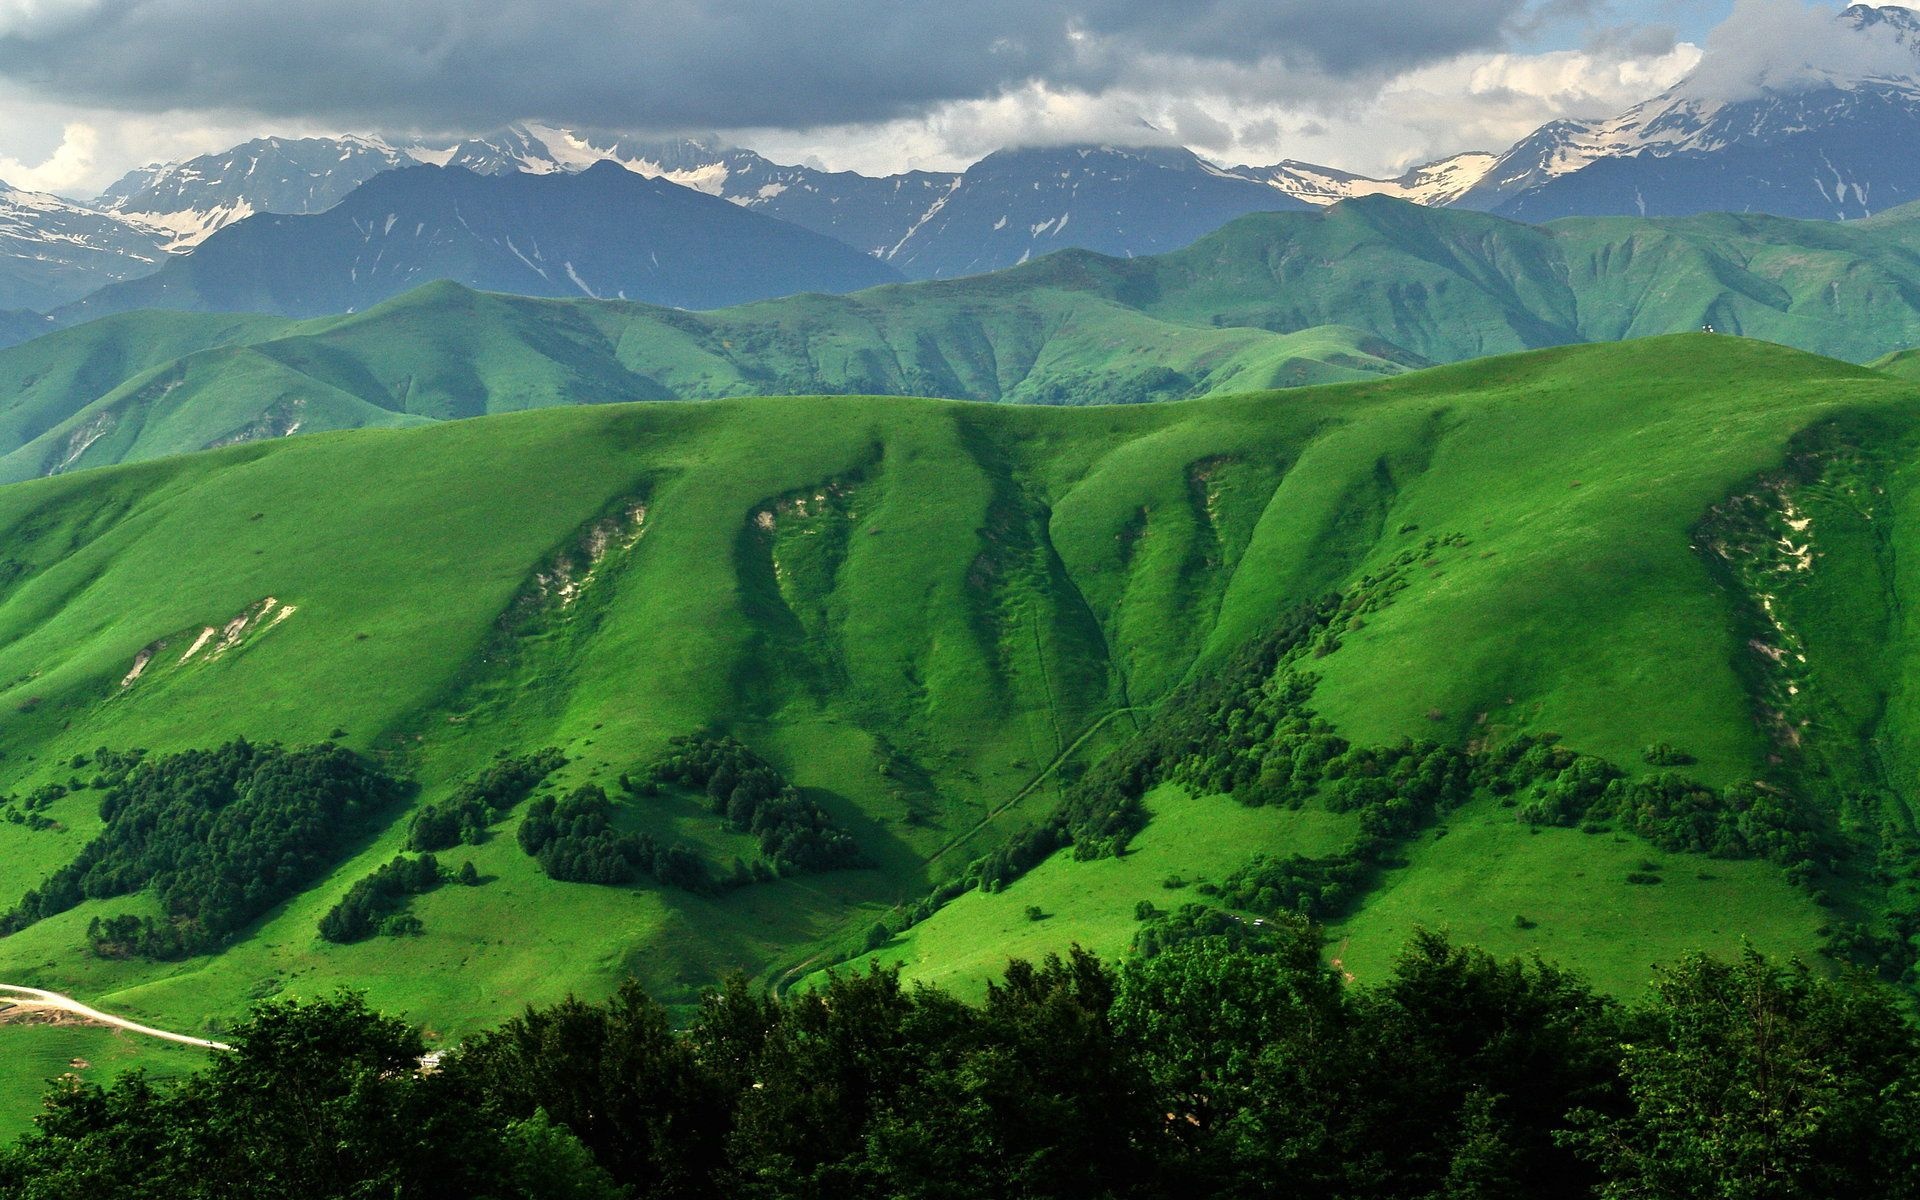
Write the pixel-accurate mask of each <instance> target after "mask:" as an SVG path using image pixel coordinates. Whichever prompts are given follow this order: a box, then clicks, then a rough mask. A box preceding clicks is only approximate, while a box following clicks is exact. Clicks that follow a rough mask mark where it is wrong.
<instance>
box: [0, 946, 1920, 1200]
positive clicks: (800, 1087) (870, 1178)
mask: <svg viewBox="0 0 1920 1200" xmlns="http://www.w3.org/2000/svg"><path fill="white" fill-rule="evenodd" d="M1236 925H1238V926H1239V930H1238V931H1236V928H1235V926H1236ZM1154 927H1164V929H1165V930H1166V931H1167V932H1168V933H1169V934H1170V935H1173V936H1171V937H1170V940H1169V941H1167V943H1166V944H1164V945H1161V946H1159V947H1158V948H1157V950H1156V951H1155V952H1154V953H1153V954H1151V955H1149V956H1146V957H1139V958H1135V959H1133V960H1131V961H1129V962H1128V963H1127V964H1125V966H1124V967H1123V968H1122V969H1121V970H1120V971H1119V972H1118V973H1116V972H1114V971H1113V970H1112V969H1110V968H1109V967H1107V966H1105V965H1103V964H1101V963H1100V962H1099V961H1097V960H1096V959H1094V958H1093V957H1092V956H1091V955H1088V954H1086V953H1085V952H1083V951H1079V950H1075V951H1074V952H1073V953H1072V954H1070V955H1068V956H1067V957H1065V958H1058V957H1054V958H1049V959H1047V960H1046V961H1045V962H1043V963H1040V964H1031V963H1024V962H1015V963H1012V964H1010V965H1009V967H1008V970H1007V974H1006V977H1005V978H1004V980H1002V981H1000V982H998V983H995V984H993V985H991V986H990V987H989V988H988V990H987V994H986V997H985V998H984V1000H983V1001H981V1002H980V1003H978V1004H971V1005H970V1004H965V1003H962V1002H960V1001H958V1000H956V999H954V998H952V997H950V996H948V995H946V994H944V993H942V992H939V991H936V990H933V989H928V988H919V989H909V988H905V987H902V986H901V983H900V980H899V978H898V976H897V975H896V974H895V973H893V972H886V971H875V972H872V973H869V974H864V975H854V976H850V977H839V978H833V979H831V980H829V982H828V983H827V984H826V985H825V987H824V988H822V989H821V990H819V991H816V992H806V993H798V994H794V995H790V996H786V997H784V998H783V997H775V996H771V995H767V994H765V993H761V992H758V991H756V990H755V989H753V988H751V987H750V986H749V985H748V984H747V983H746V982H745V981H744V980H743V979H741V978H738V977H736V978H734V979H732V980H730V981H729V982H728V983H727V984H726V985H725V986H724V987H723V988H721V989H720V990H718V991H714V992H711V993H709V994H708V995H707V996H706V997H705V998H704V999H703V1000H702V1001H701V1003H700V1005H699V1007H698V1009H697V1011H695V1012H694V1013H693V1014H692V1016H691V1018H690V1020H689V1021H688V1022H687V1023H686V1025H685V1027H684V1028H683V1029H679V1030H676V1028H675V1026H674V1022H673V1021H672V1020H671V1019H670V1018H669V1015H668V1013H667V1011H666V1009H664V1008H663V1007H662V1006H661V1005H659V1004H657V1003H656V1002H654V1001H653V1000H651V999H650V998H649V997H648V996H647V995H646V994H645V993H643V992H642V991H641V990H640V988H639V987H638V986H637V985H635V984H633V983H628V984H626V985H625V986H623V987H622V988H621V989H620V990H619V991H618V992H617V993H616V994H615V995H614V996H613V997H612V998H611V999H610V1000H608V1001H607V1002H605V1003H600V1004H589V1003H584V1002H582V1001H578V1000H572V999H569V1000H566V1001H564V1002H562V1003H560V1004H557V1005H554V1006H552V1007H549V1008H542V1009H529V1010H528V1011H527V1012H526V1013H525V1014H524V1015H523V1016H521V1017H519V1018H516V1019H515V1020H512V1021H509V1022H508V1023H507V1024H505V1025H504V1026H502V1027H501V1028H499V1029H498V1030H495V1031H493V1032H490V1033H485V1034H481V1035H480V1036H478V1037H475V1038H473V1039H471V1040H470V1041H469V1042H467V1043H466V1044H465V1045H464V1046H462V1047H459V1048H457V1049H455V1050H454V1051H452V1052H450V1053H449V1054H448V1055H447V1056H446V1057H445V1059H444V1060H443V1061H441V1062H440V1063H439V1064H438V1065H437V1067H435V1068H433V1069H428V1070H423V1069H421V1068H420V1066H419V1065H418V1062H419V1059H420V1056H421V1053H422V1051H423V1050H424V1048H425V1047H424V1045H423V1043H422V1041H421V1038H420V1035H419V1034H418V1032H417V1031H415V1030H413V1029H411V1028H409V1027H407V1026H405V1025H403V1024H401V1023H399V1022H397V1021H393V1020H390V1019H388V1018H385V1017H381V1016H379V1015H378V1014H375V1013H372V1012H370V1011H368V1010H367V1009H366V1007H365V1006H364V1004H363V1003H362V1002H360V1001H359V1000H358V999H356V998H353V997H344V998H340V999H335V1000H327V1001H320V1002H317V1003H307V1004H297V1003H281V1002H269V1003H266V1004H263V1005H261V1006H260V1007H259V1008H257V1009H256V1010H255V1013H254V1016H253V1017H252V1019H251V1020H249V1021H248V1022H247V1023H246V1024H244V1025H243V1026H242V1027H241V1028H240V1029H238V1030H237V1031H235V1033H234V1034H233V1035H231V1036H232V1040H233V1041H234V1043H235V1045H236V1047H237V1050H236V1052H234V1053H232V1054H227V1055H220V1056H218V1057H216V1058H215V1060H214V1061H213V1063H212V1065H211V1067H210V1068H209V1069H207V1070H205V1071H203V1072H202V1073H200V1074H199V1075H197V1076H193V1077H190V1078H188V1079H186V1080H184V1081H181V1082H179V1083H176V1084H172V1085H168V1086H161V1085H156V1084H154V1083H152V1082H151V1081H150V1080H148V1079H147V1078H146V1077H145V1076H143V1075H140V1074H137V1073H136V1074H133V1075H130V1076H128V1077H126V1078H124V1079H122V1080H121V1081H120V1082H119V1083H117V1084H115V1085H114V1086H113V1087H111V1088H105V1089H102V1088H99V1087H94V1086H92V1085H88V1084H85V1083H81V1082H78V1081H76V1080H74V1079H72V1078H71V1077H68V1078H67V1079H65V1080H63V1081H60V1082H58V1083H56V1084H55V1085H54V1087H53V1090H52V1091H51V1092H50V1093H49V1096H48V1100H47V1108H46V1112H45V1114H44V1115H43V1116H42V1117H41V1119H40V1121H39V1125H38V1128H37V1130H36V1131H35V1132H34V1133H32V1134H30V1135H28V1136H27V1137H26V1138H24V1139H23V1140H22V1141H21V1142H19V1143H18V1144H17V1145H15V1146H13V1147H11V1148H9V1149H5V1150H0V1195H6V1196H8V1197H9V1198H10V1200H11V1198H13V1197H18V1198H19V1200H52V1198H54V1197H60V1198H62V1200H65V1198H66V1197H72V1196H86V1197H90V1198H92V1197H97V1198H99V1200H134V1198H140V1200H146V1198H148V1197H163V1196H164V1197H167V1198H168V1200H216V1198H218V1200H225V1198H226V1197H233V1196H289V1197H309V1196H310V1197H346V1196H406V1197H422V1198H429V1200H438V1198H440V1197H448V1198H451V1197H461V1198H463V1200H464V1198H467V1197H478V1196H490V1197H499V1198H507V1197H517V1198H523V1200H568V1198H576V1200H611V1198H612V1197H616V1196H635V1197H640V1196H644V1197H650V1198H657V1200H721V1198H723V1197H753V1198H757V1200H894V1198H897V1197H915V1198H918V1197H939V1198H944V1197H954V1198H959V1197H969V1198H970V1197H1031V1198H1036V1200H1037V1198H1040V1197H1062V1198H1067V1197H1086V1198H1089V1200H1093V1198H1111V1200H1172V1198H1174V1197H1189V1196H1192V1197H1233V1198H1241V1197H1249V1198H1250V1197H1255V1196H1324V1197H1328V1198H1329V1200H1469V1198H1471V1200H1522V1198H1525V1200H1584V1198H1593V1200H1613V1198H1615V1197H1618V1198H1620V1200H1625V1198H1627V1197H1649V1198H1656V1200H1693V1198H1695V1197H1703V1196H1715V1197H1737V1198H1740V1200H1772V1198H1775V1197H1779V1198H1800V1197H1805V1198H1809V1200H1811V1198H1814V1197H1820V1198H1825V1197H1838V1196H1847V1197H1852V1196H1862V1197H1867V1196H1872V1197H1883V1196H1884V1197H1893V1196H1909V1195H1914V1194H1916V1191H1915V1189H1916V1187H1920V1133H1916V1130H1920V1036H1916V1033H1915V1031H1914V1029H1913V1027H1912V1025H1911V1024H1909V1022H1908V1021H1907V1020H1906V1018H1905V1017H1904V1016H1903V1015H1902V1014H1901V1012H1900V1011H1899V1009H1898V1008H1897V1007H1896V1006H1895V1004H1894V1003H1893V1002H1892V1001H1891V1000H1890V999H1889V998H1888V997H1887V996H1886V995H1885V994H1883V993H1880V992H1877V991H1872V990H1868V989H1865V988H1863V987H1861V986H1860V985H1858V984H1855V983H1846V982H1842V983H1835V982H1831V981H1828V980H1824V979H1821V978H1819V977H1816V976H1814V975H1812V974H1810V973H1808V972H1806V971H1805V970H1802V969H1799V968H1781V967H1779V966H1776V965H1773V964H1770V963H1767V962H1764V961H1762V960H1761V959H1759V958H1758V957H1757V956H1753V955H1751V954H1750V955H1748V956H1747V957H1746V958H1745V959H1743V960H1741V961H1739V962H1735V963H1724V962H1716V961H1713V960H1710V959H1704V958H1695V959H1689V960H1687V961H1686V962H1683V963H1682V964H1681V965H1680V966H1679V967H1678V968H1676V969H1674V970H1671V971H1667V972H1664V973H1663V974H1662V976H1661V977H1660V980H1659V983H1658V985H1657V989H1656V993H1655V995H1654V997H1653V1001H1652V1003H1651V1004H1650V1005H1648V1006H1646V1007H1643V1008H1640V1009H1625V1008H1622V1007H1621V1006H1620V1005H1618V1004H1617V1003H1615V1002H1613V1001H1610V1000H1607V999H1604V998H1602V997H1599V996H1597V995H1595V994H1594V993H1593V992H1592V991H1590V990H1589V989H1588V988H1587V987H1586V986H1585V985H1584V984H1583V983H1582V982H1581V981H1580V980H1579V979H1578V978H1576V977H1574V976H1572V975H1569V974H1567V973H1565V972H1562V971H1559V970H1557V969H1555V968H1553V967H1549V966H1546V965H1543V964H1541V963H1539V962H1538V961H1532V962H1524V961H1520V960H1506V961H1502V960H1497V959H1495V958H1493V957H1491V956H1489V955H1486V954H1484V953H1481V952H1478V951H1474V950H1470V949H1465V948H1462V947H1458V946H1455V945H1453V944H1452V943H1450V942H1449V941H1448V940H1447V939H1446V938H1445V937H1443V936H1440V935H1437V934H1431V933H1423V934H1419V935H1417V936H1416V937H1415V938H1414V939H1413V941H1412V942H1411V943H1410V944H1409V945H1408V947H1407V948H1406V949H1405V951H1404V952H1403V953H1402V954H1401V956H1400V958H1399V959H1398V961H1397V962H1396V964H1395V967H1394V970H1393V972H1392V974H1391V975H1390V976H1389V977H1388V978H1386V979H1384V980H1383V981H1381V982H1380V983H1378V984H1376V985H1372V986H1367V987H1356V986H1354V985H1353V984H1351V983H1350V982H1349V981H1347V980H1345V979H1344V978H1343V977H1342V975H1341V974H1340V972H1339V970H1338V969H1337V968H1336V967H1334V966H1330V965H1329V964H1328V963H1326V962H1325V961H1324V959H1323V956H1322V935H1321V933H1320V931H1319V930H1317V929H1316V928H1314V927H1313V926H1312V925H1310V924H1308V923H1307V922H1305V921H1303V920H1300V919H1298V918H1294V917H1283V918H1279V919H1276V920H1272V921H1268V922H1265V923H1263V924H1261V925H1259V926H1257V927H1251V926H1247V925H1246V923H1244V922H1236V921H1235V920H1234V919H1233V918H1231V917H1230V916H1229V915H1227V914H1223V913H1220V912H1219V911H1218V910H1198V909H1189V910H1183V912H1181V913H1179V914H1174V915H1173V916H1171V917H1168V918H1165V919H1164V920H1162V921H1159V922H1155V925H1154ZM1176 931H1178V932H1177V933H1176ZM1144 932H1146V931H1144V930H1143V933H1144ZM1249 939H1250V940H1249Z"/></svg>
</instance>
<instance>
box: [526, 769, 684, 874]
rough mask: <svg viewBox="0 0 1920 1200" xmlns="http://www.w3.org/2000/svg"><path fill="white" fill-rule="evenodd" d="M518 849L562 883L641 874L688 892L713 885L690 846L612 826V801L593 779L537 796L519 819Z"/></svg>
mask: <svg viewBox="0 0 1920 1200" xmlns="http://www.w3.org/2000/svg"><path fill="white" fill-rule="evenodd" d="M520 849H522V850H524V851H526V852H527V853H528V854H530V855H532V856H533V857H534V858H535V859H536V860H538V862H539V863H540V869H541V870H542V871H544V872H546V874H547V878H549V879H556V880H560V881H561V882H564V883H605V884H617V883H632V882H633V881H634V879H635V878H636V877H637V876H641V875H644V876H646V877H648V878H650V879H654V880H657V881H659V882H660V883H663V884H666V885H667V886H668V887H677V888H683V889H685V890H686V891H690V892H703V893H704V892H711V891H713V890H714V888H715V884H714V880H713V873H712V871H711V870H710V869H709V868H708V866H707V862H706V860H705V859H703V858H701V857H700V856H699V854H697V853H695V852H694V851H692V850H690V849H688V848H687V847H685V846H681V845H673V846H662V845H660V843H659V842H658V841H656V840H655V839H654V838H653V837H652V836H651V835H649V834H644V833H621V832H619V831H617V830H616V829H614V827H613V801H612V800H610V799H608V797H607V793H606V792H605V791H604V790H602V789H601V788H600V787H599V786H598V785H596V784H591V783H589V784H586V785H585V786H583V787H578V788H575V789H574V790H573V791H571V792H569V793H567V795H566V796H564V797H562V798H561V799H559V800H557V801H556V800H555V799H553V798H552V797H551V796H542V797H541V798H540V799H538V800H535V801H534V802H533V804H532V805H531V806H530V807H529V808H528V809H527V815H526V817H525V818H524V819H523V820H522V821H521V822H520Z"/></svg>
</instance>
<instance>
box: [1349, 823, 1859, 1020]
mask: <svg viewBox="0 0 1920 1200" xmlns="http://www.w3.org/2000/svg"><path fill="white" fill-rule="evenodd" d="M1441 829H1443V830H1444V831H1445V833H1444V836H1441V835H1439V831H1437V830H1436V831H1432V832H1429V833H1427V834H1426V835H1424V836H1423V837H1422V838H1421V839H1420V841H1419V842H1418V844H1417V845H1416V846H1415V847H1414V848H1413V849H1412V850H1411V851H1410V852H1409V853H1408V854H1407V855H1406V861H1407V865H1406V866H1405V867H1404V868H1402V869H1399V870H1395V871H1390V872H1388V873H1387V876H1386V878H1385V880H1384V881H1383V882H1382V883H1381V885H1380V886H1379V887H1378V888H1377V889H1376V890H1375V891H1373V892H1372V893H1370V894H1369V896H1368V897H1367V899H1366V902H1365V903H1364V905H1363V906H1362V907H1361V909H1360V911H1359V912H1357V913H1355V914H1354V915H1353V916H1352V917H1351V918H1349V919H1348V920H1346V921H1343V922H1340V923H1339V924H1337V925H1335V926H1333V927H1332V928H1331V930H1330V931H1329V932H1330V934H1331V938H1332V941H1331V944H1330V947H1329V951H1330V953H1331V954H1332V955H1333V956H1334V957H1336V958H1338V959H1339V960H1340V962H1341V964H1342V965H1343V966H1344V967H1345V968H1346V970H1347V971H1348V973H1350V974H1351V975H1353V976H1354V978H1355V979H1357V980H1359V981H1360V982H1362V983H1370V982H1379V981H1380V980H1382V979H1384V978H1386V976H1387V974H1388V973H1389V972H1390V971H1391V969H1392V966H1393V959H1394V956H1395V955H1397V954H1398V953H1399V951H1400V948H1401V947H1402V946H1403V945H1405V944H1406V941H1407V938H1408V936H1409V935H1410V934H1412V932H1413V931H1414V930H1415V929H1417V928H1420V927H1425V928H1429V929H1440V930H1443V931H1445V932H1447V933H1448V934H1450V935H1451V936H1452V937H1453V939H1454V940H1455V941H1457V942H1459V943H1461V944H1463V945H1470V946H1479V947H1481V948H1483V949H1486V950H1488V951H1491V952H1493V953H1494V954H1498V955H1502V956H1505V955H1523V956H1526V955H1534V954H1538V955H1539V956H1540V957H1541V958H1543V959H1545V960H1546V961H1548V962H1551V963H1557V964H1561V965H1572V966H1576V967H1577V968H1578V969H1579V970H1580V971H1581V973H1582V974H1584V975H1585V976H1586V977H1587V979H1588V980H1589V981H1591V982H1592V983H1593V984H1594V986H1596V987H1598V988H1600V989H1601V990H1603V991H1607V992H1611V993H1613V994H1614V995H1617V996H1623V997H1627V996H1635V995H1638V994H1639V993H1640V992H1641V991H1642V990H1643V989H1644V988H1645V987H1646V986H1647V984H1648V983H1649V982H1650V981H1651V980H1652V979H1653V977H1654V972H1653V968H1654V966H1655V965H1656V964H1668V965H1671V964H1672V963H1673V962H1675V961H1676V960H1677V959H1678V958H1679V957H1680V956H1681V955H1682V954H1685V953H1686V952H1688V951H1690V950H1705V951H1708V952H1711V953H1714V954H1719V955H1723V956H1725V955H1732V954H1737V953H1738V952H1739V951H1740V949H1741V947H1742V946H1743V945H1749V944H1750V945H1752V946H1753V947H1754V948H1755V949H1758V950H1761V951H1763V952H1765V953H1767V954H1771V955H1779V956H1781V957H1787V956H1798V957H1800V958H1803V959H1805V960H1807V961H1809V962H1812V961H1817V959H1816V951H1817V949H1818V947H1819V936H1818V930H1819V927H1820V926H1821V924H1823V923H1824V922H1826V921H1827V920H1829V919H1830V917H1829V915H1828V914H1827V913H1825V912H1824V911H1823V910H1822V909H1821V908H1820V907H1819V906H1818V905H1816V904H1814V903H1813V902H1812V900H1811V899H1810V898H1809V897H1808V895H1807V894H1806V893H1805V892H1804V891H1802V890H1799V889H1796V888H1794V887H1793V886H1791V885H1790V884H1788V883H1787V881H1786V879H1785V878H1784V877H1783V876H1782V873H1781V871H1780V869H1779V868H1778V867H1776V866H1773V865H1771V864H1768V863H1762V862H1752V861H1737V862H1729V861H1725V860H1719V859H1711V858H1702V857H1698V856H1695V855H1687V854H1670V853H1666V852H1664V851H1661V850H1658V849H1656V848H1654V847H1652V846H1650V845H1648V844H1647V843H1646V842H1644V841H1641V840H1640V839H1639V838H1636V837H1629V836H1625V835H1620V834H1615V833H1611V832H1609V833H1585V832H1581V831H1579V830H1574V829H1541V830H1539V831H1537V832H1536V831H1534V830H1532V829H1530V828H1528V827H1527V826H1525V825H1522V824H1520V823H1519V822H1518V821H1515V820H1514V819H1513V812H1512V810H1510V809H1504V808H1501V807H1499V806H1498V805H1497V804H1495V803H1493V802H1492V801H1490V800H1481V801H1477V802H1475V803H1474V804H1471V805H1468V806H1467V807H1466V808H1463V809H1461V810H1460V811H1459V812H1457V813H1454V814H1452V815H1451V816H1449V817H1448V818H1447V819H1446V821H1445V822H1444V824H1443V825H1442V826H1441ZM1648 863H1652V864H1655V866H1656V867H1657V870H1655V871H1653V872H1646V871H1645V870H1644V868H1645V865H1646V864H1648ZM1643 873H1644V874H1655V875H1657V876H1658V877H1659V878H1660V880H1661V882H1660V883H1658V884H1635V883H1628V882H1627V881H1626V877H1627V876H1628V875H1629V874H1643ZM1515 918H1524V919H1525V920H1526V921H1528V922H1532V927H1531V928H1528V927H1523V926H1522V925H1521V924H1520V923H1519V922H1517V921H1516V920H1515Z"/></svg>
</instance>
